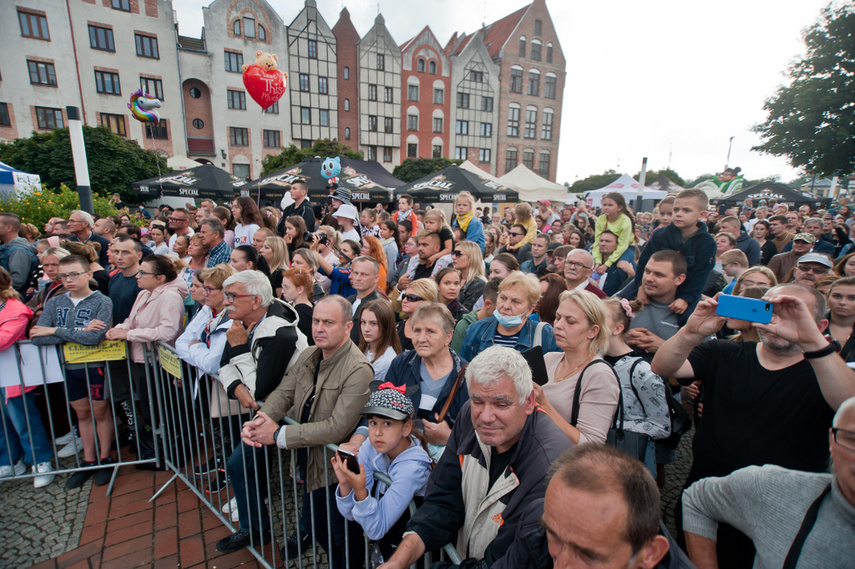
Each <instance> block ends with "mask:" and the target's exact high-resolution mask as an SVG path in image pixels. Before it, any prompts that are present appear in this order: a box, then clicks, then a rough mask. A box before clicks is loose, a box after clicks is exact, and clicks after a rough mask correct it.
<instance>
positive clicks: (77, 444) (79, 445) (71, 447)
mask: <svg viewBox="0 0 855 569" xmlns="http://www.w3.org/2000/svg"><path fill="white" fill-rule="evenodd" d="M82 450H83V441H82V440H81V439H80V437H76V438H75V439H74V440H73V441H72V442H70V443H69V444H67V445H65V446H64V447H62V448H61V449H59V451H58V452H57V453H56V456H58V457H59V458H68V457H70V456H74V455H76V454H77V453H79V452H80V451H82Z"/></svg>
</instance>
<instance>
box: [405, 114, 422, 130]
mask: <svg viewBox="0 0 855 569" xmlns="http://www.w3.org/2000/svg"><path fill="white" fill-rule="evenodd" d="M407 130H419V115H407Z"/></svg>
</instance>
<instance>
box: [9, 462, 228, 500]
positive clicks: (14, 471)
mask: <svg viewBox="0 0 855 569" xmlns="http://www.w3.org/2000/svg"><path fill="white" fill-rule="evenodd" d="M26 471H27V467H26V466H25V465H24V461H23V460H19V461H18V462H16V463H15V466H14V467H13V466H11V465H9V464H4V465H3V466H0V478H9V477H10V476H20V475H22V474H23V473H25V472H26ZM235 504H236V505H237V503H235Z"/></svg>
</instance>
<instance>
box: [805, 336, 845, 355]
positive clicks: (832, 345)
mask: <svg viewBox="0 0 855 569" xmlns="http://www.w3.org/2000/svg"><path fill="white" fill-rule="evenodd" d="M839 351H840V343H839V342H838V341H837V340H834V339H832V340H830V341H829V342H828V345H827V346H826V347H824V348H822V349H819V350H816V351H813V352H805V353H804V357H805V359H806V360H815V359H817V358H824V357H825V356H827V355H829V354H833V353H834V352H839Z"/></svg>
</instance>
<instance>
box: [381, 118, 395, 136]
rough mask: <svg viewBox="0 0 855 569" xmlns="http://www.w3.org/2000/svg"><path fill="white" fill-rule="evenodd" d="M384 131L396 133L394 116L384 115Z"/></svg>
mask: <svg viewBox="0 0 855 569" xmlns="http://www.w3.org/2000/svg"><path fill="white" fill-rule="evenodd" d="M383 132H385V133H386V134H394V132H395V121H394V120H392V117H383Z"/></svg>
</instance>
